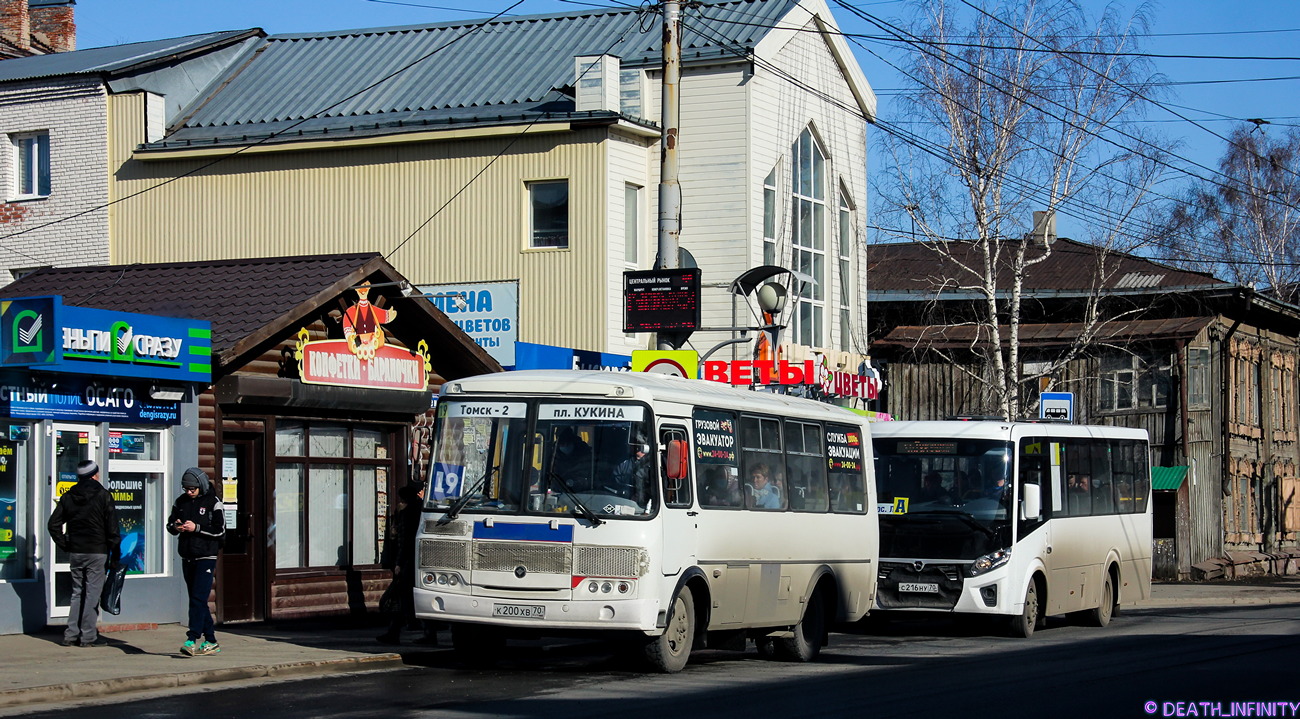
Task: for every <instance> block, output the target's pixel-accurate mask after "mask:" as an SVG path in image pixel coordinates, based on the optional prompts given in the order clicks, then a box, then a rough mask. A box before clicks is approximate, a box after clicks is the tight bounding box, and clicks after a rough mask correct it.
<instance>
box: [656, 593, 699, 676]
mask: <svg viewBox="0 0 1300 719" xmlns="http://www.w3.org/2000/svg"><path fill="white" fill-rule="evenodd" d="M694 642H695V601H694V599H693V598H692V597H691V590H689V589H684V588H683V589H682V590H681V591H680V592H678V593H677V596H675V597H673V601H672V604H670V605H669V606H668V620H667V625H666V626H665V627H664V633H663V634H660V635H659V636H657V637H654V638H652V639H651V640H650V641H649V642H647V643H646V645H645V659H646V662H647V663H649V665H650V667H651V668H652V669H654V670H655V671H658V672H663V673H665V674H674V673H676V672H680V671H681V670H682V669H684V668H685V667H686V661H687V660H688V659H690V657H691V646H692V644H694Z"/></svg>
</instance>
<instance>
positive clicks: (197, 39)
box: [0, 29, 262, 82]
mask: <svg viewBox="0 0 1300 719" xmlns="http://www.w3.org/2000/svg"><path fill="white" fill-rule="evenodd" d="M261 34H262V31H261V30H257V29H253V30H229V31H226V32H210V33H204V34H202V35H187V36H185V37H176V38H169V39H167V40H150V41H149V42H133V43H130V44H127V45H113V46H112V47H96V48H89V49H86V50H74V51H72V52H57V53H52V54H50V55H35V56H33V57H19V58H13V59H11V60H5V61H4V62H0V82H10V81H13V80H35V79H38V78H44V77H60V76H63V75H97V74H100V73H115V72H121V71H123V70H128V69H135V68H138V67H140V66H142V65H144V66H147V65H149V64H151V63H155V62H160V61H164V60H168V59H170V58H172V57H174V56H176V55H185V54H188V53H191V52H194V51H196V50H203V49H207V48H209V47H213V46H222V45H227V44H230V43H232V42H237V41H239V40H242V39H245V38H248V37H255V36H257V35H261Z"/></svg>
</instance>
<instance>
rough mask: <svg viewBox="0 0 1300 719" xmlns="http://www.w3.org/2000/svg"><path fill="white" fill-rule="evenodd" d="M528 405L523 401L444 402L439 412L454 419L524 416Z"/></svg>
mask: <svg viewBox="0 0 1300 719" xmlns="http://www.w3.org/2000/svg"><path fill="white" fill-rule="evenodd" d="M525 409H526V405H525V404H524V403H522V402H444V403H443V404H442V405H440V406H439V407H438V414H439V415H440V416H442V417H450V418H452V419H472V418H474V417H486V418H489V419H490V418H493V417H506V418H511V417H523V416H524V415H525V414H526V412H525Z"/></svg>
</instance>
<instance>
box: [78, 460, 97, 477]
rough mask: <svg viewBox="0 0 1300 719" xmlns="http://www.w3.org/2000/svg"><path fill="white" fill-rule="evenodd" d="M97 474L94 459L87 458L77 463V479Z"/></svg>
mask: <svg viewBox="0 0 1300 719" xmlns="http://www.w3.org/2000/svg"><path fill="white" fill-rule="evenodd" d="M97 474H99V465H98V464H95V460H93V459H87V460H84V461H82V462H81V464H78V465H77V479H86V478H88V477H93V476H95V475H97Z"/></svg>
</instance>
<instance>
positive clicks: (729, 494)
mask: <svg viewBox="0 0 1300 719" xmlns="http://www.w3.org/2000/svg"><path fill="white" fill-rule="evenodd" d="M700 504H701V505H702V506H705V507H739V506H740V495H739V494H737V493H736V490H734V489H733V488H732V487H731V483H730V481H729V480H728V479H727V475H726V473H725V472H724V471H723V469H722V467H709V468H708V469H706V470H704V491H703V492H701V496H700Z"/></svg>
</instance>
